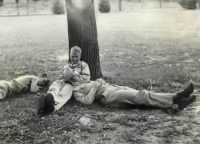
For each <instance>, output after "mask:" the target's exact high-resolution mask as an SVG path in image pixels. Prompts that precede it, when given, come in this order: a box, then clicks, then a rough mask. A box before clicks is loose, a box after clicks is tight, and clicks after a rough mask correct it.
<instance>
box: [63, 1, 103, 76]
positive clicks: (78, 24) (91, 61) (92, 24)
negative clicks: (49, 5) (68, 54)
mask: <svg viewBox="0 0 200 144" xmlns="http://www.w3.org/2000/svg"><path fill="white" fill-rule="evenodd" d="M66 8H67V20H68V35H69V48H71V47H72V46H75V45H76V46H79V47H80V48H81V49H82V57H81V60H83V61H85V62H87V63H88V65H89V67H90V72H91V79H92V80H95V79H97V78H101V77H102V72H101V66H100V60H99V46H98V40H97V26H96V18H95V11H94V2H93V0H66Z"/></svg>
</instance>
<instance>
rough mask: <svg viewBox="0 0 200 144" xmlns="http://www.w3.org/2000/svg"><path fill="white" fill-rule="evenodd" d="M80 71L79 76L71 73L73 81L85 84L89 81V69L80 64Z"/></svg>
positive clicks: (82, 63) (84, 64) (85, 64)
mask: <svg viewBox="0 0 200 144" xmlns="http://www.w3.org/2000/svg"><path fill="white" fill-rule="evenodd" d="M81 65H82V71H81V74H78V73H76V72H74V73H73V79H74V80H75V81H79V82H87V81H89V80H90V69H89V66H88V64H87V63H85V62H81Z"/></svg>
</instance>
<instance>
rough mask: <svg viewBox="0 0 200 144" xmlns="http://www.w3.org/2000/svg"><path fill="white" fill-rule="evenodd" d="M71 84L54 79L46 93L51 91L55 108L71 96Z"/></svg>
mask: <svg viewBox="0 0 200 144" xmlns="http://www.w3.org/2000/svg"><path fill="white" fill-rule="evenodd" d="M72 91H73V86H72V85H71V84H68V83H65V82H64V81H63V80H56V81H54V82H53V83H52V84H51V85H50V87H49V90H48V92H47V93H51V94H52V95H53V97H54V100H55V110H59V109H60V108H61V107H62V106H63V105H64V104H65V103H67V101H68V100H69V99H70V98H71V96H72Z"/></svg>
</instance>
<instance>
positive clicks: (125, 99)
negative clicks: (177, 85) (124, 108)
mask: <svg viewBox="0 0 200 144" xmlns="http://www.w3.org/2000/svg"><path fill="white" fill-rule="evenodd" d="M175 95H176V94H175V93H154V92H151V91H147V90H140V91H138V90H135V89H132V88H129V87H121V88H119V89H118V90H115V91H113V92H112V93H111V94H109V95H107V96H104V98H103V99H102V102H103V103H104V104H112V103H113V104H116V103H128V104H133V105H146V106H155V107H160V108H170V107H172V106H173V97H174V96H175Z"/></svg>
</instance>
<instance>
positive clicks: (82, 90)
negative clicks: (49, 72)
mask: <svg viewBox="0 0 200 144" xmlns="http://www.w3.org/2000/svg"><path fill="white" fill-rule="evenodd" d="M66 75H67V77H66V78H70V77H71V76H72V74H70V71H68V72H67V73H66ZM193 90H194V86H193V84H192V83H190V85H189V86H188V87H187V88H185V89H184V90H182V91H180V92H176V93H155V92H151V91H146V90H136V89H133V88H130V87H125V86H117V85H111V84H109V83H106V82H105V81H104V80H103V79H97V80H96V81H89V82H86V83H82V84H80V85H79V86H76V87H74V89H73V96H74V98H75V99H76V100H77V101H79V102H81V103H83V104H87V105H89V104H92V103H93V102H94V100H97V101H100V102H102V103H103V104H107V105H111V104H132V105H136V106H153V107H158V108H162V109H169V108H172V109H173V108H174V107H175V106H176V107H177V108H178V109H179V110H182V109H183V108H184V107H186V106H187V105H189V104H190V103H192V102H194V101H195V99H196V96H192V95H191V94H192V93H193ZM55 106H56V98H55V97H53V96H50V95H49V96H48V97H46V99H44V100H42V101H40V104H39V109H38V110H39V111H38V114H40V116H41V115H44V114H50V113H51V112H53V111H54V110H55ZM40 110H41V111H42V112H43V113H40Z"/></svg>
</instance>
